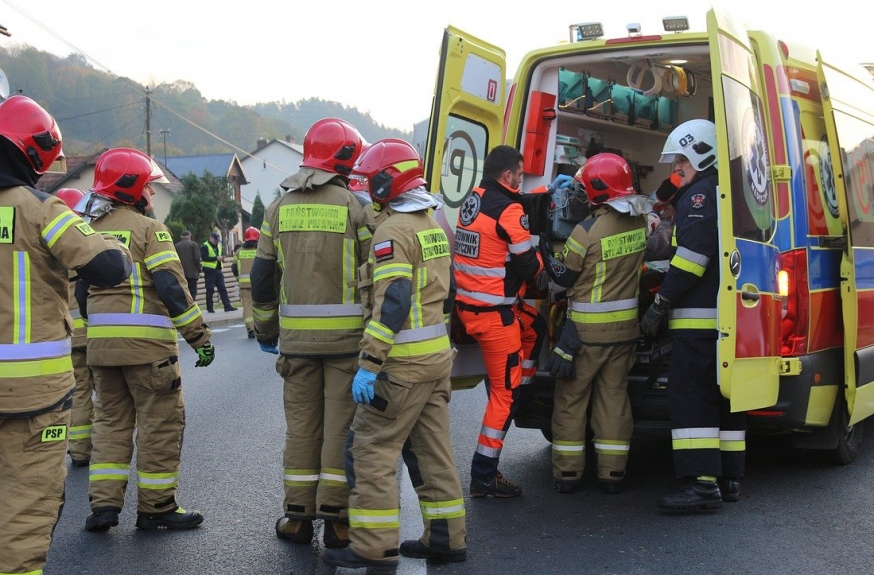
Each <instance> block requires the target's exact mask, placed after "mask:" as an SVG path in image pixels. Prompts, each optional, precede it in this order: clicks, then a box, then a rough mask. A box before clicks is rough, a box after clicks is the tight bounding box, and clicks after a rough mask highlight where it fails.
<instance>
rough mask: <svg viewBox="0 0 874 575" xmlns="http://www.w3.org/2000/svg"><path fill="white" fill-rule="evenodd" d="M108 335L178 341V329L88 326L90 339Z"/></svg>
mask: <svg viewBox="0 0 874 575" xmlns="http://www.w3.org/2000/svg"><path fill="white" fill-rule="evenodd" d="M108 337H122V338H136V339H158V340H161V341H176V339H177V338H176V330H174V329H168V328H163V327H150V326H130V325H126V326H93V325H89V326H88V339H92V338H93V339H103V338H108Z"/></svg>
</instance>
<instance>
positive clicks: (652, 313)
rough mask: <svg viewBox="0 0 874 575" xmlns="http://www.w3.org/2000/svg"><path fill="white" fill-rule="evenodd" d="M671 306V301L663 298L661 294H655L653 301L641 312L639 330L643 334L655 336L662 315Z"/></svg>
mask: <svg viewBox="0 0 874 575" xmlns="http://www.w3.org/2000/svg"><path fill="white" fill-rule="evenodd" d="M670 307H671V302H670V301H668V300H667V299H665V298H663V297H662V296H661V294H656V295H655V301H654V302H653V303H652V305H651V306H649V309H648V310H646V313H645V314H643V319H641V320H640V331H641V332H643V335H648V336H650V337H655V336H656V335H658V333H659V326H660V325H661V323H662V317H663V316H664V315H665V313H667V311H668V309H669V308H670Z"/></svg>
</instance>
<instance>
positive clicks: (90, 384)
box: [55, 188, 94, 467]
mask: <svg viewBox="0 0 874 575" xmlns="http://www.w3.org/2000/svg"><path fill="white" fill-rule="evenodd" d="M55 195H56V196H57V197H58V199H59V200H61V201H62V202H64V203H65V204H67V207H68V208H70V209H71V210H73V211H75V207H76V205H77V204H78V203H79V202H80V201H82V198H84V197H85V193H84V192H82V191H81V190H77V189H75V188H61V189H60V190H58V191H57V193H56V194H55ZM76 279H77V276H76V272H70V281H71V282H74V283H73V284H72V285H75V281H76ZM69 304H70V315H71V316H72V318H73V339H72V342H73V352H72V354H71V357H72V359H73V375H74V376H75V377H76V389H75V390H74V391H73V411H72V413H71V421H70V430H69V433H68V434H67V436H68V439H69V443H70V444H69V447H68V451H67V452H68V453H69V454H70V462H71V463H72V464H73V465H74V466H75V467H85V466H87V465H88V463H90V461H91V423H92V421H93V419H94V402H93V401H92V399H91V394H92V393H93V391H94V380H93V378H92V376H91V369H90V368H89V367H88V362H87V361H86V359H85V356H86V354H85V349H86V343H87V341H86V339H85V319H84V318H83V317H82V314H80V313H79V304H78V303H77V302H76V290H74V289H71V290H70V298H69Z"/></svg>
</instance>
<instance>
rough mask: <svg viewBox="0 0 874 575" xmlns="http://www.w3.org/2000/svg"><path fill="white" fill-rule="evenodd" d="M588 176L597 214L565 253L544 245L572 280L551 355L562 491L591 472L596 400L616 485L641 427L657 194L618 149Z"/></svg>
mask: <svg viewBox="0 0 874 575" xmlns="http://www.w3.org/2000/svg"><path fill="white" fill-rule="evenodd" d="M581 179H582V183H583V185H584V186H585V189H586V193H587V196H588V203H589V206H590V207H591V216H590V217H589V218H587V219H585V220H583V221H582V222H580V223H579V224H577V225H576V226H575V227H574V229H573V232H572V233H571V235H570V237H569V238H568V239H567V241H566V242H565V245H564V249H563V250H562V252H561V254H560V255H559V256H558V257H557V258H554V257H553V256H552V254H551V253H550V252H551V249H549V248H548V246H546V247H545V248H544V250H543V255H544V259H546V260H547V264H546V270H547V272H548V273H549V275H550V277H551V278H552V280H553V281H554V282H555V283H557V284H558V285H559V286H561V287H563V288H567V290H568V292H567V294H568V314H567V318H566V319H565V323H564V328H563V329H562V332H561V335H560V337H559V340H558V342H557V345H556V346H555V348H554V349H553V350H552V354H551V356H550V360H549V368H550V371H551V373H552V375H554V376H556V377H557V381H556V384H555V396H554V397H555V403H554V406H555V407H554V410H553V414H552V438H553V439H552V477H553V486H554V487H555V490H556V491H558V492H559V493H572V492H573V491H575V490H576V488H577V486H578V485H579V484H580V482H581V481H582V478H583V469H584V467H585V463H586V451H585V449H586V420H587V410H588V409H589V404H590V403H591V409H592V418H591V425H592V430H593V431H594V433H595V438H594V445H595V453H596V454H597V461H598V483H599V484H600V485H601V488H602V490H603V491H604V492H605V493H610V494H615V493H619V491H620V490H621V488H622V480H623V479H624V477H625V466H626V463H627V462H628V451H629V448H630V446H631V434H632V431H633V428H634V422H633V421H632V418H631V403H630V401H629V399H628V380H627V376H628V372H629V370H630V369H631V367H632V365H634V361H635V353H634V350H635V347H636V345H637V340H638V338H639V337H640V330H639V328H638V323H637V310H638V289H639V285H640V273H641V266H642V264H643V257H644V250H645V249H646V231H647V218H646V213H647V212H648V211H649V207H650V202H648V201H645V200H646V198H644V197H643V196H636V195H635V192H634V186H633V184H632V178H631V168H630V167H629V166H628V163H627V162H626V161H625V160H624V159H623V158H622V157H621V156H617V155H616V154H610V153H602V154H598V155H596V156H593V157H591V158H589V160H588V162H586V165H585V166H584V167H583V171H582V178H581ZM635 200H644V201H643V202H636V201H635ZM545 243H546V242H544V241H541V246H544V244H545Z"/></svg>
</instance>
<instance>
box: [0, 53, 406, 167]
mask: <svg viewBox="0 0 874 575" xmlns="http://www.w3.org/2000/svg"><path fill="white" fill-rule="evenodd" d="M0 68H2V69H3V71H4V72H5V73H6V76H7V78H8V79H9V85H10V88H11V93H12V94H16V93H22V94H24V95H26V96H29V97H30V98H33V99H34V100H36V101H37V102H39V103H40V104H41V105H43V106H44V107H45V108H46V109H47V110H49V112H51V113H52V115H53V116H54V117H55V118H56V119H57V121H58V124H59V125H60V127H61V130H62V132H63V134H64V151H65V152H66V153H67V154H68V155H87V154H93V153H95V152H97V151H99V150H101V149H103V148H107V147H117V146H129V147H134V148H138V149H141V150H144V151H145V150H146V86H143V85H141V84H138V83H137V82H134V81H133V80H131V79H129V78H124V77H116V76H112V75H111V74H107V73H105V72H102V71H99V70H96V69H95V68H94V67H92V66H91V65H90V64H89V63H88V61H87V60H86V59H85V58H84V57H83V56H81V55H78V54H70V55H69V56H67V57H66V58H61V57H58V56H55V55H54V54H50V53H48V52H43V51H41V50H38V49H36V48H34V47H32V46H29V45H26V44H19V45H11V46H9V47H2V46H0ZM149 91H150V93H149V97H148V99H149V108H150V109H151V153H152V155H153V156H155V157H156V158H158V159H161V157H162V156H163V155H164V145H165V144H164V143H165V140H166V155H167V156H177V155H189V154H208V153H220V152H224V153H227V152H230V151H234V152H237V153H238V154H239V155H241V150H242V152H251V151H253V150H254V149H255V148H256V142H257V140H258V138H266V139H267V140H270V139H273V138H279V139H281V138H285V137H287V136H291V137H292V138H294V139H295V141H297V142H298V143H303V136H304V134H305V133H306V130H307V128H308V127H309V126H310V125H312V123H313V122H314V121H316V120H317V119H319V118H324V117H328V116H334V117H339V118H343V119H344V120H347V121H349V122H350V123H352V124H353V125H355V126H356V127H357V128H358V129H359V130H360V131H361V133H362V135H363V136H364V138H365V139H366V140H368V141H371V142H372V141H375V140H378V139H381V138H388V137H394V138H401V139H404V140H407V141H410V139H411V137H412V133H411V132H404V131H401V130H395V129H391V128H387V127H385V126H383V125H381V124H377V123H376V122H374V121H373V119H372V118H371V117H370V116H369V115H368V114H365V113H362V112H359V111H358V109H357V108H354V107H349V106H346V105H343V104H340V103H338V102H330V101H325V100H321V99H318V98H310V99H306V100H301V101H299V102H296V103H286V102H266V103H259V104H256V105H254V106H241V105H238V104H237V103H235V102H233V101H225V100H208V99H206V98H204V97H203V95H202V94H201V93H200V91H199V90H198V89H197V87H196V86H195V85H194V84H192V83H191V82H188V81H185V80H177V81H175V82H172V83H162V84H158V85H156V86H149ZM411 128H412V127H411ZM162 130H169V134H167V135H164V134H161V131H162Z"/></svg>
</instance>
